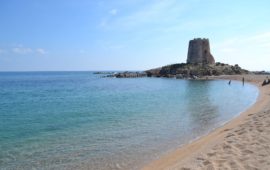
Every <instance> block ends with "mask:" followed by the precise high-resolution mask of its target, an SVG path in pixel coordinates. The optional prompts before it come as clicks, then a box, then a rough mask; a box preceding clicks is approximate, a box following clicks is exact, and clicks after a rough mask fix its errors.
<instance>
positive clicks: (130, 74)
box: [106, 71, 147, 78]
mask: <svg viewBox="0 0 270 170" xmlns="http://www.w3.org/2000/svg"><path fill="white" fill-rule="evenodd" d="M146 76H147V74H146V73H145V72H131V71H125V72H119V73H115V74H110V75H108V76H106V77H115V78H137V77H146Z"/></svg>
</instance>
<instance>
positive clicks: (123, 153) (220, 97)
mask: <svg viewBox="0 0 270 170" xmlns="http://www.w3.org/2000/svg"><path fill="white" fill-rule="evenodd" d="M0 89H1V90H0V169H35V168H36V169H139V168H140V167H142V166H143V165H144V164H146V163H148V162H149V161H151V160H154V159H157V158H158V157H160V156H161V155H162V154H165V153H167V152H169V151H171V150H173V149H175V148H177V147H179V146H180V145H182V144H184V143H187V142H189V141H191V140H194V139H196V138H197V137H199V136H202V135H205V134H207V133H208V132H209V131H211V130H212V129H213V128H216V127H218V126H220V125H222V124H224V123H225V122H227V121H229V120H230V119H232V118H233V117H235V116H237V115H238V114H239V113H240V112H242V111H243V110H245V109H247V108H248V107H249V106H251V105H252V104H253V103H254V102H255V101H256V98H257V96H258V89H257V88H256V87H255V86H253V85H251V84H245V86H242V83H241V82H237V81H233V82H232V84H231V85H230V86H229V85H228V84H227V81H223V80H212V81H194V80H193V81H192V80H178V79H166V78H136V79H115V78H100V75H94V74H93V73H92V72H20V73H16V72H13V73H11V72H10V73H8V72H7V73H0Z"/></svg>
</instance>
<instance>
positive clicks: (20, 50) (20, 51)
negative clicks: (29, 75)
mask: <svg viewBox="0 0 270 170" xmlns="http://www.w3.org/2000/svg"><path fill="white" fill-rule="evenodd" d="M12 51H13V52H14V53H16V54H30V53H33V50H32V49H31V48H26V47H15V48H13V49H12Z"/></svg>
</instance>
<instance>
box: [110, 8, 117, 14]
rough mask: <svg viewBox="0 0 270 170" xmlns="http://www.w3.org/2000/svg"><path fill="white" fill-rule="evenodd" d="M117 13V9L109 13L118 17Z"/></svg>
mask: <svg viewBox="0 0 270 170" xmlns="http://www.w3.org/2000/svg"><path fill="white" fill-rule="evenodd" d="M117 12H118V10H117V9H112V10H110V11H109V13H110V14H111V15H116V14H117Z"/></svg>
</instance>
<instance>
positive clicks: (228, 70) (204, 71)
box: [108, 62, 251, 79]
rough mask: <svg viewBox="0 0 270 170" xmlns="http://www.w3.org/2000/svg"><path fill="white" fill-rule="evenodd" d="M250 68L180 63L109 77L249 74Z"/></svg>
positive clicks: (186, 77)
mask: <svg viewBox="0 0 270 170" xmlns="http://www.w3.org/2000/svg"><path fill="white" fill-rule="evenodd" d="M249 73H251V72H250V71H248V70H245V69H242V68H241V67H240V66H239V65H237V64H236V65H229V64H224V63H220V62H217V63H215V64H188V63H178V64H171V65H166V66H163V67H159V68H155V69H150V70H146V71H143V72H120V73H116V74H110V75H108V77H116V78H133V77H168V78H179V79H190V78H191V79H196V78H202V77H205V76H218V75H239V74H249Z"/></svg>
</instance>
